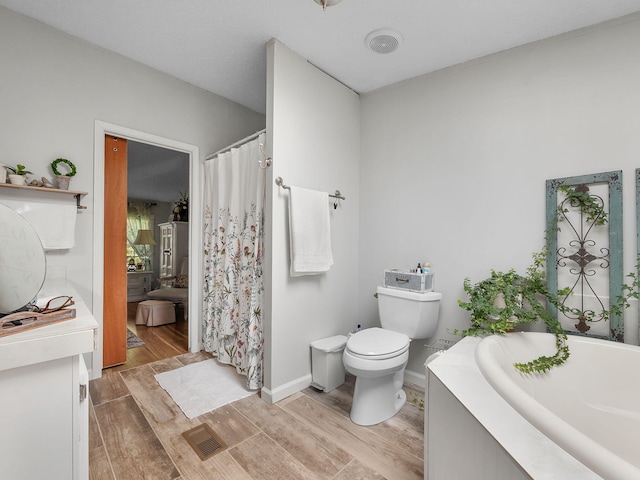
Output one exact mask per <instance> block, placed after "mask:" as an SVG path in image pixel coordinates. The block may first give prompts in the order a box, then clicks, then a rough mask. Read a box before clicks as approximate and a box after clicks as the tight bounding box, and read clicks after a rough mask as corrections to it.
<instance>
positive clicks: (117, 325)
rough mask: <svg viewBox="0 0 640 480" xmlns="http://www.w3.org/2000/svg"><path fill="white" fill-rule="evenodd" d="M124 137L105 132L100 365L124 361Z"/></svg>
mask: <svg viewBox="0 0 640 480" xmlns="http://www.w3.org/2000/svg"><path fill="white" fill-rule="evenodd" d="M126 239H127V141H126V140H125V139H122V138H118V137H113V136H111V135H105V145H104V278H103V283H104V289H103V294H104V302H103V303H104V307H103V312H102V318H103V330H102V349H103V353H102V362H103V368H107V367H112V366H114V365H120V364H122V363H125V362H126V361H127V269H126V256H127V240H126Z"/></svg>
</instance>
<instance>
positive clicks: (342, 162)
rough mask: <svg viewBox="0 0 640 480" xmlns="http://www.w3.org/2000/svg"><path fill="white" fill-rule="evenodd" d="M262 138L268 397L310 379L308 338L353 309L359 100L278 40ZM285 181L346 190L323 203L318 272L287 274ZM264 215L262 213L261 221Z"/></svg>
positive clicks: (329, 330) (271, 53)
mask: <svg viewBox="0 0 640 480" xmlns="http://www.w3.org/2000/svg"><path fill="white" fill-rule="evenodd" d="M267 64H268V71H267V98H268V100H267V135H268V136H269V137H268V139H267V145H268V146H271V148H272V150H271V152H270V153H271V155H272V156H273V167H272V168H271V169H269V170H268V176H269V177H268V180H267V182H268V193H267V195H268V198H269V199H270V202H269V203H270V205H269V210H270V212H271V213H270V214H268V215H267V218H269V216H270V217H271V224H270V225H268V226H267V227H266V228H267V230H266V235H267V239H266V241H265V243H266V249H265V252H266V258H265V278H267V279H268V278H271V284H270V285H265V288H266V295H265V298H267V304H265V305H264V307H265V308H264V316H265V326H266V332H265V335H266V337H267V338H268V339H269V341H267V343H266V344H265V388H264V389H263V390H262V398H263V399H265V400H267V401H277V400H279V399H281V398H284V397H286V396H287V395H290V394H291V393H294V392H296V391H298V390H300V389H302V388H304V387H306V386H307V385H308V384H309V382H310V381H311V353H310V348H309V343H310V342H312V341H313V340H316V339H319V338H324V337H329V336H333V335H337V334H345V333H347V332H348V331H349V330H351V329H353V328H354V327H355V326H356V324H357V323H358V322H359V321H360V320H359V317H358V315H357V312H358V305H357V292H358V236H359V233H358V229H359V225H358V219H359V200H358V199H359V179H358V176H359V158H360V143H359V137H360V103H359V97H358V95H356V94H355V93H354V92H353V91H351V90H349V89H348V88H346V87H345V86H344V85H342V84H340V83H338V82H337V81H335V80H334V79H333V78H331V77H329V76H328V75H326V74H325V73H323V72H322V71H320V70H318V69H317V68H316V67H314V66H313V65H311V64H310V63H309V62H307V61H306V60H305V59H304V58H301V57H300V56H298V55H297V54H296V53H295V52H293V51H291V50H290V49H289V48H287V47H286V46H285V45H283V44H282V43H279V42H278V41H275V40H274V41H272V42H271V43H270V44H269V45H268V48H267ZM278 176H280V177H282V178H283V180H284V183H285V184H286V185H294V186H299V187H304V188H310V189H314V190H321V191H326V192H330V193H333V192H334V191H335V190H336V189H339V190H340V191H341V192H342V193H343V194H344V195H345V197H346V200H344V201H340V204H339V206H338V208H337V209H335V210H334V209H333V208H330V217H331V242H332V251H333V258H334V265H333V266H332V267H331V269H330V270H329V271H328V272H327V273H324V274H320V275H310V276H304V277H295V278H294V277H291V276H290V275H289V223H288V201H289V191H288V190H284V189H282V188H278V187H277V186H275V185H274V179H275V178H276V177H278ZM267 223H268V222H267Z"/></svg>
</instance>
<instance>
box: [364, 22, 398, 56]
mask: <svg viewBox="0 0 640 480" xmlns="http://www.w3.org/2000/svg"><path fill="white" fill-rule="evenodd" d="M403 40H404V39H403V38H402V35H400V34H399V33H398V32H396V31H394V30H391V29H388V28H384V29H381V30H374V31H373V32H371V33H370V34H369V35H367V39H366V40H365V43H366V44H367V47H369V48H370V49H371V50H373V51H374V52H376V53H391V52H395V51H396V50H397V49H398V47H399V46H400V44H401V43H402V41H403Z"/></svg>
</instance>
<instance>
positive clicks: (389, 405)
mask: <svg viewBox="0 0 640 480" xmlns="http://www.w3.org/2000/svg"><path fill="white" fill-rule="evenodd" d="M403 383H404V369H402V370H401V371H399V372H395V373H391V374H389V375H383V376H381V377H374V378H366V377H356V385H355V389H354V391H353V401H352V403H351V414H350V417H351V421H352V422H353V423H355V424H357V425H363V426H368V425H375V424H377V423H381V422H384V421H385V420H388V419H390V418H391V417H393V416H394V415H395V414H396V413H398V411H399V410H400V409H401V408H402V407H403V406H404V404H405V403H406V401H407V394H406V393H405V392H404V390H402V385H403Z"/></svg>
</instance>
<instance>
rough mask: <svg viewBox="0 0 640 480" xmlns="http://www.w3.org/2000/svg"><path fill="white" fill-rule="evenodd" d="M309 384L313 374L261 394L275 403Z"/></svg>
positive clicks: (270, 402)
mask: <svg viewBox="0 0 640 480" xmlns="http://www.w3.org/2000/svg"><path fill="white" fill-rule="evenodd" d="M423 379H424V376H423ZM423 383H424V382H423ZM309 385H311V374H308V375H305V376H304V377H300V378H296V379H295V380H291V381H290V382H287V383H285V384H284V385H280V386H279V387H276V388H274V389H273V390H270V389H268V388H266V387H262V390H261V394H260V396H261V397H262V400H264V401H265V402H267V403H268V404H274V403H276V402H279V401H280V400H282V399H285V398H287V397H288V396H290V395H293V394H294V393H297V392H299V391H300V390H304V389H305V388H307V387H308V386H309Z"/></svg>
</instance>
